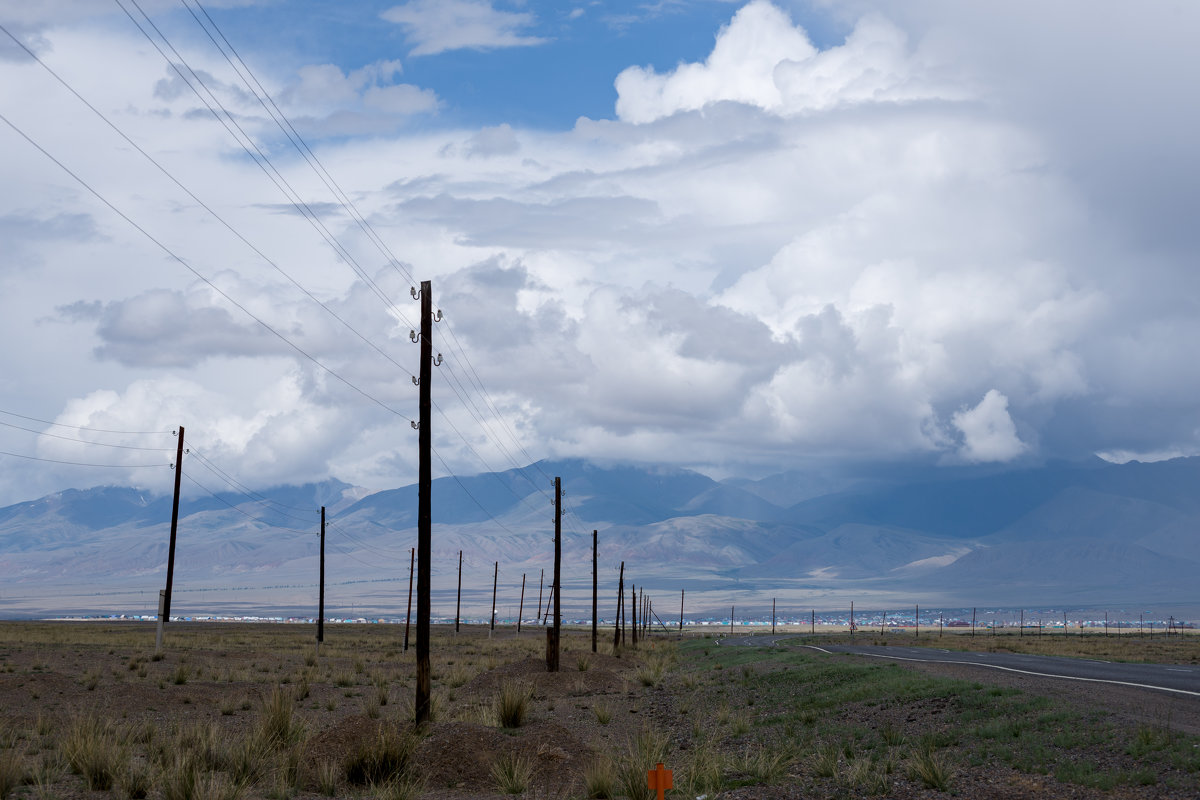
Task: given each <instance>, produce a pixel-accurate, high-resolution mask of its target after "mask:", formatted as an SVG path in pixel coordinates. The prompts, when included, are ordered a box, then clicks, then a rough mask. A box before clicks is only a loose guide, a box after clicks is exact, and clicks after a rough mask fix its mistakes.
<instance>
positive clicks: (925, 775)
mask: <svg viewBox="0 0 1200 800" xmlns="http://www.w3.org/2000/svg"><path fill="white" fill-rule="evenodd" d="M908 778H909V780H914V781H918V782H920V783H921V785H922V786H924V787H925V788H926V789H936V790H937V791H939V792H944V791H946V790H948V789H949V788H950V767H949V766H948V765H947V764H946V760H945V759H944V758H942V756H941V755H940V754H939V753H938V752H937V751H936V750H934V749H933V748H932V747H922V748H919V749H917V750H914V751H913V752H912V755H911V756H910V757H909V759H908Z"/></svg>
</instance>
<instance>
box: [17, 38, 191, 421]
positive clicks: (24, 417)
mask: <svg viewBox="0 0 1200 800" xmlns="http://www.w3.org/2000/svg"><path fill="white" fill-rule="evenodd" d="M0 29H4V26H3V25H0ZM4 32H5V33H8V31H7V30H6V29H4ZM8 35H9V36H12V34H11V33H9V34H8ZM0 414H5V415H7V416H10V417H19V418H20V419H25V420H29V421H30V422H40V423H42V424H43V425H55V426H57V427H59V428H70V429H72V430H76V431H88V432H92V433H120V434H125V435H126V436H159V435H163V436H165V435H166V434H168V433H169V434H171V435H172V436H174V435H175V431H115V430H108V429H106V428H85V427H82V426H79V425H66V424H64V423H62V422H51V421H50V420H46V419H38V418H37V417H27V416H25V415H24V414H18V413H16V412H14V411H4V410H3V409H0Z"/></svg>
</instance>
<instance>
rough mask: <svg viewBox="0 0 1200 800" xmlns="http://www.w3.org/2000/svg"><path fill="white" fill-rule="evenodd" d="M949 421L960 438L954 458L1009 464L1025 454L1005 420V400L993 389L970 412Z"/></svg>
mask: <svg viewBox="0 0 1200 800" xmlns="http://www.w3.org/2000/svg"><path fill="white" fill-rule="evenodd" d="M951 421H952V423H953V425H954V427H955V428H957V429H958V432H959V433H961V434H962V437H963V444H962V447H960V448H959V450H958V454H959V455H960V456H961V457H962V458H963V459H964V460H966V461H969V462H971V463H982V462H988V461H1001V462H1003V461H1012V460H1013V459H1014V458H1016V457H1017V456H1019V455H1021V454H1022V453H1024V452H1025V450H1026V445H1025V443H1024V442H1022V441H1021V438H1020V437H1019V436H1017V426H1016V424H1014V423H1013V420H1012V417H1011V416H1009V413H1008V398H1007V397H1005V396H1004V395H1002V394H1001V393H1000V392H998V391H996V390H995V389H990V390H989V391H988V393H987V394H985V395H984V396H983V399H982V400H980V401H979V405H977V406H975V407H974V408H967V409H963V410H962V411H958V412H956V413H955V414H954V417H953V418H952V420H951Z"/></svg>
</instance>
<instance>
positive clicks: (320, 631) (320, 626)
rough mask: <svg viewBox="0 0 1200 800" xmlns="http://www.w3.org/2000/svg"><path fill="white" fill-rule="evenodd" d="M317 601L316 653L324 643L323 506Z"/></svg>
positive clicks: (323, 510)
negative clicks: (319, 582) (319, 589)
mask: <svg viewBox="0 0 1200 800" xmlns="http://www.w3.org/2000/svg"><path fill="white" fill-rule="evenodd" d="M318 597H319V599H318V600H317V653H318V654H320V652H321V642H323V641H325V506H321V591H320V592H319V594H318Z"/></svg>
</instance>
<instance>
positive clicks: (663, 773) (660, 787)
mask: <svg viewBox="0 0 1200 800" xmlns="http://www.w3.org/2000/svg"><path fill="white" fill-rule="evenodd" d="M674 775H675V773H673V772H671V770H669V769H663V765H662V762H661V761H660V762H658V766H657V767H655V768H654V769H652V770H649V771H648V772H647V773H646V786H647V788H650V789H654V790H655V791H657V792H658V800H663V792H665V791H666V790H667V789H674V788H675V779H674Z"/></svg>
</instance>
